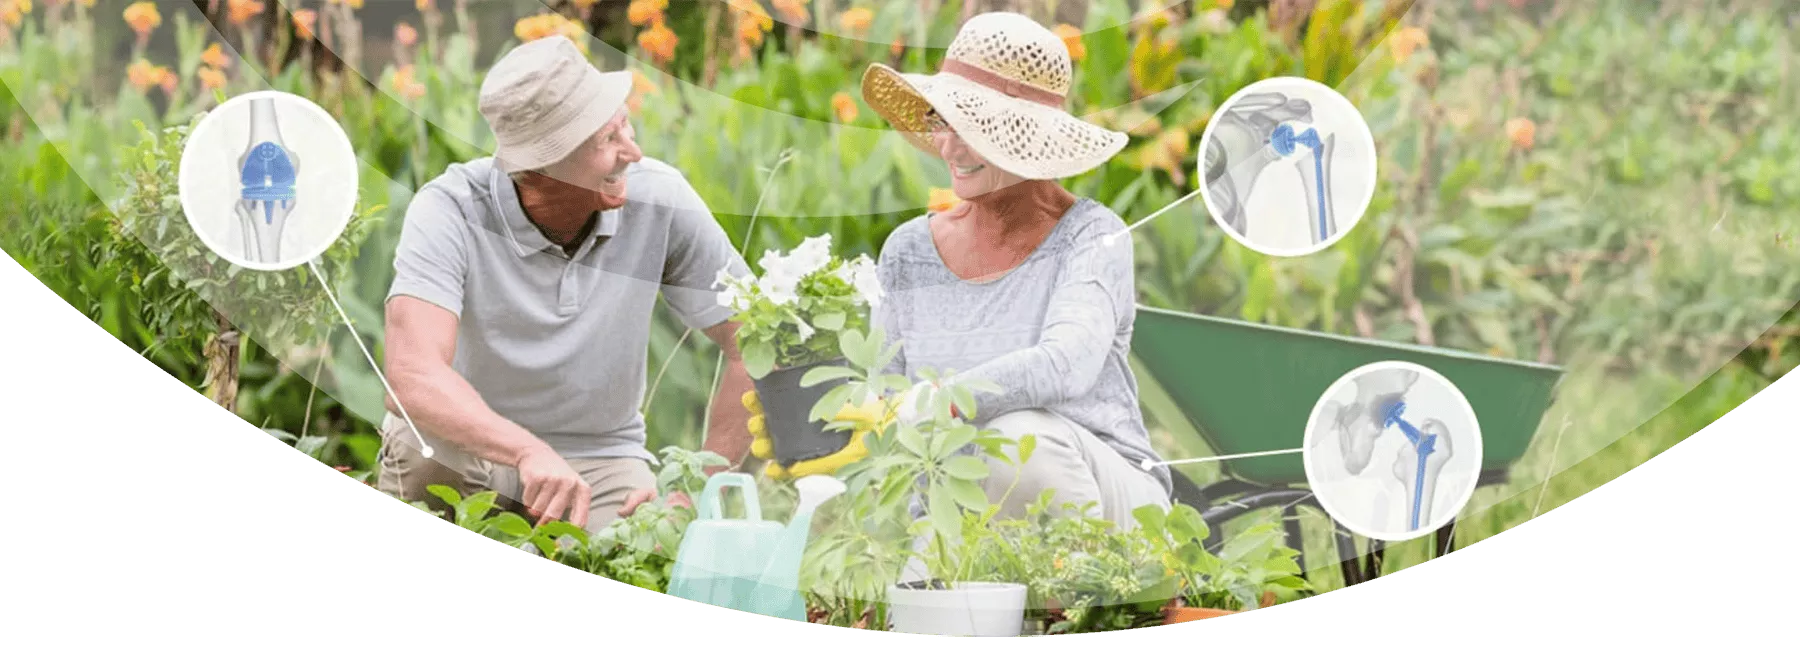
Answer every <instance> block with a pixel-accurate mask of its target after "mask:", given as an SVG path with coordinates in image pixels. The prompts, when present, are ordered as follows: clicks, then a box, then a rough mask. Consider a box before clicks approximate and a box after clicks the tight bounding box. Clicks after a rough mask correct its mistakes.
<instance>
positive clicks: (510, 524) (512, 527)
mask: <svg viewBox="0 0 1800 667" xmlns="http://www.w3.org/2000/svg"><path fill="white" fill-rule="evenodd" d="M490 525H492V526H493V527H494V529H495V530H498V531H500V532H502V533H505V534H507V535H510V536H512V537H524V536H526V535H530V534H531V524H529V523H526V522H525V518H524V517H521V516H519V515H517V514H513V513H512V512H502V513H501V514H500V516H497V517H494V522H493V523H492V524H490ZM539 550H540V551H541V550H542V549H541V548H540V549H539ZM544 553H550V552H548V551H545V552H544Z"/></svg>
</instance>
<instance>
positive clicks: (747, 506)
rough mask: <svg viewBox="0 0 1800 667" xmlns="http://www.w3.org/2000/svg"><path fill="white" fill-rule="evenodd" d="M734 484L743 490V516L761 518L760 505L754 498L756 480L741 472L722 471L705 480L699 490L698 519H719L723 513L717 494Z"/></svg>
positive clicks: (751, 518) (759, 519) (753, 519)
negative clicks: (703, 487) (704, 483)
mask: <svg viewBox="0 0 1800 667" xmlns="http://www.w3.org/2000/svg"><path fill="white" fill-rule="evenodd" d="M728 486H735V487H738V489H739V490H741V491H743V495H744V518H746V519H749V520H751V521H761V520H762V506H761V505H760V504H759V501H758V500H757V498H756V480H755V479H754V478H752V477H750V476H749V475H746V474H744V473H741V472H722V473H719V474H716V475H713V476H712V477H710V478H708V479H707V480H706V488H705V489H703V490H701V491H700V516H699V517H698V518H700V519H719V518H723V516H722V515H723V514H724V513H725V512H724V511H723V510H722V509H721V507H723V506H722V505H720V504H719V494H720V493H722V492H723V491H724V489H725V487H728Z"/></svg>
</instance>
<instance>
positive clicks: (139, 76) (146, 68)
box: [125, 58, 167, 93]
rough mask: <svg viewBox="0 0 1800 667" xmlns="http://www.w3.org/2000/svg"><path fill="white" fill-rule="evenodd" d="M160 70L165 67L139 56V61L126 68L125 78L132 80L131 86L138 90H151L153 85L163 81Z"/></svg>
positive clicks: (142, 91) (143, 91)
mask: <svg viewBox="0 0 1800 667" xmlns="http://www.w3.org/2000/svg"><path fill="white" fill-rule="evenodd" d="M158 70H163V68H161V67H157V66H155V65H152V64H150V61H148V60H144V59H143V58H139V59H138V60H137V62H134V63H132V64H131V66H130V67H127V68H125V79H126V80H127V81H130V82H131V87H132V88H136V89H137V91H138V92H140V93H145V92H149V91H150V87H151V86H154V85H157V84H159V83H162V73H161V72H159V71H158ZM163 71H167V70H163Z"/></svg>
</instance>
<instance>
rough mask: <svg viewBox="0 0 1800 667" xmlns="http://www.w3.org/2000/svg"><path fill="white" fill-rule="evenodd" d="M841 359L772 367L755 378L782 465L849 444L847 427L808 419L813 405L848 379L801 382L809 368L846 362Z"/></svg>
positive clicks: (829, 451) (776, 454) (830, 451)
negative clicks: (807, 384)
mask: <svg viewBox="0 0 1800 667" xmlns="http://www.w3.org/2000/svg"><path fill="white" fill-rule="evenodd" d="M843 365H844V361H843V360H842V359H833V360H830V361H821V362H818V363H813V364H807V365H805V366H795V367H793V368H780V369H776V370H773V371H769V374H768V375H764V376H763V377H762V379H760V380H756V395H757V397H758V398H759V399H760V400H761V401H762V408H763V427H764V428H765V429H766V430H767V431H768V432H769V439H770V440H771V441H773V444H774V446H775V461H776V462H778V463H780V464H781V465H782V466H783V467H792V466H793V465H794V464H795V463H799V462H801V461H807V460H811V459H816V458H819V457H822V456H827V455H830V454H835V453H837V452H838V450H841V449H843V448H844V447H845V446H846V445H849V444H850V433H849V432H848V431H828V430H826V429H825V427H826V423H827V422H824V421H817V422H815V421H808V419H807V417H808V416H810V415H811V414H812V409H813V406H814V405H816V404H817V403H818V402H819V398H820V397H823V396H824V395H825V393H826V392H829V391H831V389H832V388H833V387H836V386H838V385H841V384H843V383H845V382H846V381H847V380H844V379H842V378H839V379H836V380H831V381H829V382H823V383H820V384H816V385H813V386H811V387H802V386H800V379H801V378H804V377H806V372H807V371H810V370H812V369H814V368H818V367H820V366H843Z"/></svg>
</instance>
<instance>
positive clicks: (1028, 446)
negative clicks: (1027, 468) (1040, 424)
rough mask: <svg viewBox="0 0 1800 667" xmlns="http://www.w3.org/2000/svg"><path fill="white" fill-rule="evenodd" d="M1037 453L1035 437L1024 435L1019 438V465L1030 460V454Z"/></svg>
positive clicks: (1029, 434)
mask: <svg viewBox="0 0 1800 667" xmlns="http://www.w3.org/2000/svg"><path fill="white" fill-rule="evenodd" d="M1035 451H1037V435H1035V434H1032V433H1026V434H1025V435H1022V436H1019V465H1024V464H1025V462H1027V461H1030V460H1031V453H1032V452H1035Z"/></svg>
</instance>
